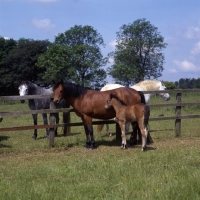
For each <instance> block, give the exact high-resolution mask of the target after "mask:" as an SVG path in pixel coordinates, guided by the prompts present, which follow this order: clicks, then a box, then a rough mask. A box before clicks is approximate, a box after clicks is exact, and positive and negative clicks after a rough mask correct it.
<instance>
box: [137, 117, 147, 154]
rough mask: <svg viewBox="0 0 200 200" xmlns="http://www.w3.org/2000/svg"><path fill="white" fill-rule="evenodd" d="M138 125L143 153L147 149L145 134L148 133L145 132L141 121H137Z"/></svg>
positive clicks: (145, 129)
mask: <svg viewBox="0 0 200 200" xmlns="http://www.w3.org/2000/svg"><path fill="white" fill-rule="evenodd" d="M138 125H139V128H140V131H141V135H142V151H144V150H145V149H146V147H147V133H148V131H147V128H146V127H144V124H143V119H139V120H138Z"/></svg>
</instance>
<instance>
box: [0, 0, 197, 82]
mask: <svg viewBox="0 0 200 200" xmlns="http://www.w3.org/2000/svg"><path fill="white" fill-rule="evenodd" d="M143 18H145V19H146V21H149V22H150V23H151V25H153V26H155V27H157V28H158V31H159V33H160V35H161V36H163V37H164V38H165V42H166V43H167V44H168V45H167V47H166V48H165V49H164V50H163V53H164V56H165V63H164V70H163V72H162V76H161V77H159V78H158V80H163V81H172V82H174V81H179V79H180V78H200V0H0V36H1V37H6V38H13V39H14V40H18V39H20V38H22V37H23V38H26V39H34V40H46V39H47V40H49V41H51V42H54V39H55V37H56V36H57V35H58V34H59V33H64V32H65V31H67V30H69V29H70V28H72V27H74V26H75V25H81V26H87V25H88V26H92V27H93V28H94V29H95V30H97V32H98V33H99V34H101V35H102V37H103V40H104V43H105V44H106V46H105V48H103V49H102V54H103V55H104V56H107V54H108V53H110V52H112V51H114V49H115V39H116V32H117V31H119V29H120V27H121V26H122V25H124V24H126V25H128V24H132V23H133V22H134V21H135V20H138V19H143ZM107 82H109V83H114V81H113V79H112V78H111V77H108V78H107Z"/></svg>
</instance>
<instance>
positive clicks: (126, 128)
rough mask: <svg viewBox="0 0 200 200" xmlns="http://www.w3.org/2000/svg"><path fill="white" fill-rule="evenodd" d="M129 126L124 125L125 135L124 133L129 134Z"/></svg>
mask: <svg viewBox="0 0 200 200" xmlns="http://www.w3.org/2000/svg"><path fill="white" fill-rule="evenodd" d="M129 126H130V123H126V124H125V133H126V134H128V133H129Z"/></svg>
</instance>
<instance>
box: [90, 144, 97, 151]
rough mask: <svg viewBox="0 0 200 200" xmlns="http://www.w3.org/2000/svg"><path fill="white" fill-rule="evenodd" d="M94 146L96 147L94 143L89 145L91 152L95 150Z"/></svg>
mask: <svg viewBox="0 0 200 200" xmlns="http://www.w3.org/2000/svg"><path fill="white" fill-rule="evenodd" d="M95 146H96V144H95V142H92V143H91V144H90V150H93V149H94V148H95Z"/></svg>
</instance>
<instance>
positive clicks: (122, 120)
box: [105, 94, 150, 151]
mask: <svg viewBox="0 0 200 200" xmlns="http://www.w3.org/2000/svg"><path fill="white" fill-rule="evenodd" d="M111 107H113V108H114V110H115V112H116V121H117V122H118V123H119V126H120V128H121V132H122V146H121V148H122V149H125V148H126V134H125V124H126V123H127V122H131V123H133V122H135V121H137V122H138V125H139V128H140V131H141V135H142V151H144V150H145V149H146V145H147V134H148V129H147V125H148V121H149V116H150V109H149V106H147V105H145V104H142V103H138V104H135V105H133V106H126V104H125V103H124V102H123V101H122V100H120V99H119V98H118V97H117V96H116V95H114V94H110V98H109V99H108V100H107V101H106V105H105V109H110V108H111ZM133 126H134V124H133Z"/></svg>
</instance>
